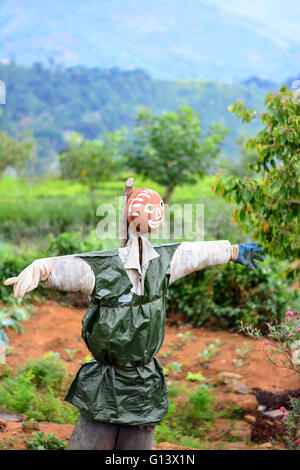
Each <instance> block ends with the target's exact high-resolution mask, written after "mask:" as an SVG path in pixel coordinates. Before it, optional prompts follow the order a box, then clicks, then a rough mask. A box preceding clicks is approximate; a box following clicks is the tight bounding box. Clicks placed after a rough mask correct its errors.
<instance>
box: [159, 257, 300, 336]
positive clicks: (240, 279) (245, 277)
mask: <svg viewBox="0 0 300 470" xmlns="http://www.w3.org/2000/svg"><path fill="white" fill-rule="evenodd" d="M283 269H284V265H282V264H280V263H278V262H277V261H273V260H268V259H265V262H264V264H263V265H262V266H261V267H260V269H257V270H255V271H249V270H247V269H245V268H243V267H242V266H238V265H235V264H229V263H228V264H227V265H224V266H218V267H217V268H211V269H207V270H203V271H197V272H195V273H192V274H190V275H189V276H188V277H187V278H183V279H181V280H178V281H176V282H175V283H174V284H173V285H172V286H171V287H170V290H169V299H168V311H169V312H170V311H176V312H180V313H182V314H186V316H187V317H188V319H189V321H191V322H192V323H193V324H194V325H197V326H201V325H204V324H205V325H208V326H211V327H216V328H220V329H222V328H229V329H237V328H239V325H240V321H241V320H242V321H243V322H244V323H247V324H250V323H251V324H253V325H254V326H263V325H264V322H266V321H271V320H276V319H278V320H280V319H281V318H282V312H283V311H284V310H285V309H286V308H290V307H289V305H290V306H291V305H294V304H295V305H296V304H298V303H299V294H298V293H297V292H296V291H291V290H290V289H289V286H288V284H287V283H286V282H285V281H284V279H282V271H283Z"/></svg>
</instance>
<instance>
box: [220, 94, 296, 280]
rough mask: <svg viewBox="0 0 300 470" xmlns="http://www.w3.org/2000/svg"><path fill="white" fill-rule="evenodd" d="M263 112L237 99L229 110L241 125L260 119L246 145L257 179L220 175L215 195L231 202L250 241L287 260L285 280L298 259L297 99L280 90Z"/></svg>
mask: <svg viewBox="0 0 300 470" xmlns="http://www.w3.org/2000/svg"><path fill="white" fill-rule="evenodd" d="M265 104H266V105H267V109H266V111H265V112H264V113H262V114H261V115H259V114H258V113H257V112H255V111H253V110H250V111H249V110H248V109H247V108H246V106H244V105H243V103H242V102H241V101H237V102H236V103H234V104H232V105H231V106H230V107H229V110H230V111H233V112H235V113H236V115H237V116H238V117H241V118H242V119H243V122H250V121H252V120H253V119H260V121H261V123H262V126H263V129H262V130H261V131H260V132H259V133H258V134H257V136H256V137H253V138H251V139H249V140H248V141H247V143H246V146H247V148H248V149H249V150H251V149H252V150H253V149H255V150H256V151H257V156H256V159H255V161H254V163H252V165H250V166H251V167H252V168H253V169H254V170H255V171H256V172H257V173H259V175H260V177H259V178H255V179H253V178H247V177H245V178H239V177H232V175H226V174H222V175H219V177H218V178H217V180H216V184H215V191H216V192H217V193H218V194H219V195H220V197H224V198H226V199H227V200H228V201H230V202H236V203H237V207H236V208H235V209H234V217H235V219H236V220H237V221H239V222H240V223H241V224H242V225H243V228H244V229H245V230H246V231H247V232H249V231H250V232H252V233H253V235H254V237H255V240H257V241H258V242H259V244H261V245H262V246H264V247H265V248H266V249H267V250H268V253H269V254H270V255H271V256H273V257H274V258H275V257H276V258H277V259H284V260H289V263H290V264H289V265H288V266H287V268H288V269H287V271H288V275H289V277H291V278H292V277H294V276H296V274H297V272H298V269H299V268H298V267H297V264H295V265H291V264H292V262H293V261H295V260H297V259H299V257H300V245H299V204H300V185H299V178H300V158H299V156H300V153H299V140H300V101H299V99H296V97H295V96H294V95H293V93H292V92H291V91H290V90H289V89H288V88H287V87H286V86H282V87H281V89H280V90H279V92H278V94H276V95H275V94H273V93H268V94H267V96H266V99H265Z"/></svg>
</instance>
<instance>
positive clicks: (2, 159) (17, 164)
mask: <svg viewBox="0 0 300 470" xmlns="http://www.w3.org/2000/svg"><path fill="white" fill-rule="evenodd" d="M33 146H34V142H33V140H32V139H31V138H30V134H29V133H24V134H22V135H20V136H18V137H10V136H9V135H8V134H6V133H5V132H0V180H1V178H2V175H3V172H4V170H5V169H6V168H7V167H8V166H12V167H13V168H15V169H16V170H17V171H22V170H23V169H24V168H25V167H26V164H27V162H28V160H29V159H31V158H33Z"/></svg>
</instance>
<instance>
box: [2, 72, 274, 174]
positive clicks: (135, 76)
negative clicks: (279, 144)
mask: <svg viewBox="0 0 300 470" xmlns="http://www.w3.org/2000/svg"><path fill="white" fill-rule="evenodd" d="M0 79H1V80H4V81H5V83H6V87H7V93H6V95H7V96H6V105H4V106H1V110H2V111H3V112H2V115H0V130H5V131H6V132H8V133H9V134H12V135H15V134H18V133H20V132H23V131H24V130H25V129H32V131H33V135H34V137H35V138H36V140H37V142H38V154H39V157H40V158H39V161H38V163H37V165H36V172H37V173H43V172H45V171H49V165H50V164H52V163H53V161H55V154H57V152H59V151H60V150H61V149H63V148H64V146H65V145H66V142H65V135H66V133H67V132H68V131H73V130H75V131H78V132H81V133H82V134H84V136H85V137H86V138H89V139H94V138H97V137H99V136H100V135H101V134H102V132H103V131H105V130H107V131H113V130H116V129H118V128H120V127H121V126H126V127H129V128H131V127H132V126H133V125H134V119H135V116H136V113H137V110H138V109H139V107H141V106H146V107H149V108H151V109H152V111H154V112H155V113H161V112H162V111H173V110H176V109H177V107H178V106H180V105H188V106H190V107H192V108H193V109H195V110H196V111H198V112H200V113H201V115H202V125H203V128H204V130H206V129H207V128H208V127H209V125H210V124H212V123H222V124H224V125H225V126H226V127H227V128H229V129H230V134H229V135H228V136H227V137H226V141H225V143H224V146H223V151H224V153H225V155H226V156H227V157H229V158H235V157H236V156H237V152H238V150H237V147H236V144H235V141H236V137H237V136H238V135H240V134H244V133H249V132H254V131H255V130H257V128H255V127H254V125H248V126H243V125H242V124H241V122H240V120H238V119H237V118H236V117H235V116H234V115H232V114H231V113H229V112H228V105H230V104H231V103H233V102H234V101H235V100H237V99H241V100H243V101H244V102H245V104H246V105H247V106H248V107H250V109H257V110H258V111H261V110H262V109H263V101H264V97H265V95H266V93H267V92H269V91H271V88H270V83H269V82H266V83H265V82H259V81H258V82H257V81H253V80H252V81H250V82H247V83H245V84H234V85H233V84H222V83H218V82H215V81H208V80H179V81H171V80H169V81H166V80H153V79H152V78H151V77H150V76H149V75H148V74H146V73H145V72H144V71H142V70H140V69H137V70H133V71H121V70H120V69H107V70H103V69H98V68H86V67H83V66H78V67H70V68H65V67H63V66H57V67H52V68H46V67H44V66H42V65H41V64H39V63H36V64H34V65H33V66H31V67H26V66H21V65H16V64H15V63H11V64H8V65H3V64H2V65H1V64H0ZM273 86H274V85H273Z"/></svg>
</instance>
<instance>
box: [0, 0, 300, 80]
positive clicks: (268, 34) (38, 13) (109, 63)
mask: <svg viewBox="0 0 300 470" xmlns="http://www.w3.org/2000/svg"><path fill="white" fill-rule="evenodd" d="M291 1H292V2H293V1H294V0H291ZM219 3H220V4H221V2H219ZM277 3H278V2H277ZM225 6H227V7H228V8H227V10H226V9H225ZM286 8H288V5H285V4H283V2H282V10H283V12H284V9H286ZM291 8H292V7H291ZM258 11H259V10H258ZM283 14H284V13H283ZM270 24H272V18H270ZM294 37H295V35H294V36H290V37H289V38H288V39H287V38H285V37H284V36H282V35H281V34H280V33H279V32H278V31H277V30H275V31H273V30H272V28H271V27H266V26H265V24H264V25H262V24H260V23H259V22H258V21H255V20H254V19H253V17H252V18H251V17H248V18H247V17H246V16H238V13H237V12H234V10H233V9H232V10H230V7H229V6H228V5H226V2H224V8H222V6H221V7H219V6H216V5H214V4H213V3H211V2H210V1H208V0H163V1H162V0H150V1H149V0H126V1H124V0H101V1H99V0H85V1H79V0H52V1H47V2H46V1H45V0H2V1H1V12H0V45H1V48H0V63H1V61H2V63H7V61H8V60H10V59H11V58H14V59H15V60H16V61H17V62H18V63H21V64H27V65H30V64H32V63H33V62H42V63H43V64H46V65H49V64H55V63H58V62H62V63H64V64H66V65H69V66H70V65H76V64H81V65H85V66H88V67H100V68H111V67H119V68H121V69H123V70H133V69H136V68H142V69H144V70H146V71H147V72H148V73H149V74H150V75H151V76H152V77H154V78H157V79H185V78H201V79H209V80H216V81H222V82H239V81H241V80H245V79H246V78H247V77H249V76H257V77H259V78H261V79H265V80H269V81H272V82H276V83H278V82H281V81H282V80H283V79H284V78H285V77H287V76H293V75H295V74H296V73H297V72H298V71H299V69H300V55H299V49H300V47H299V45H300V39H299V41H298V42H297V41H296V39H294Z"/></svg>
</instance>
